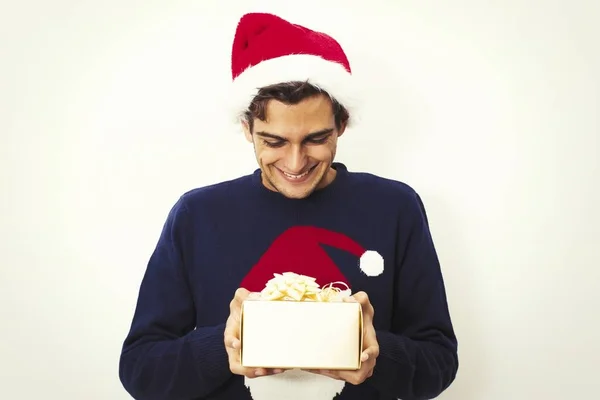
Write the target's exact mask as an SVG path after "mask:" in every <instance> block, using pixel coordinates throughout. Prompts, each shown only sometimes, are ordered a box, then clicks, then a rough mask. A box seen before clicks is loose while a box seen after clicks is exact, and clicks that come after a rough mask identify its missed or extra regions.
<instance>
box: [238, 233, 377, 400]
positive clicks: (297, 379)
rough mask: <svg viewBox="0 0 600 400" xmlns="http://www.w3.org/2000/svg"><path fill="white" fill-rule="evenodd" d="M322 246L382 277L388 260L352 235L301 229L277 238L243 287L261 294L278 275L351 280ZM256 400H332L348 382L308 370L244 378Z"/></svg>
mask: <svg viewBox="0 0 600 400" xmlns="http://www.w3.org/2000/svg"><path fill="white" fill-rule="evenodd" d="M322 245H327V246H331V247H334V248H337V249H340V250H343V251H347V252H349V253H351V254H353V255H355V256H356V257H357V268H359V269H360V271H362V272H363V273H364V274H365V275H367V276H370V277H374V276H378V275H380V274H381V273H383V270H384V261H383V258H382V257H381V256H380V255H379V254H378V253H377V252H376V251H372V250H366V249H364V248H363V247H362V246H361V245H360V244H358V243H357V242H356V241H354V240H353V239H351V238H349V237H348V236H346V235H344V234H341V233H337V232H333V231H330V230H327V229H323V228H317V227H313V226H296V227H292V228H290V229H288V230H286V231H285V232H283V233H282V234H281V235H280V236H279V237H277V238H276V239H275V240H274V241H273V243H272V244H271V246H270V247H269V248H268V249H267V251H266V252H265V253H264V254H263V256H262V257H261V258H260V259H259V260H258V262H257V263H256V264H255V265H254V266H253V267H252V269H251V270H250V271H249V272H248V274H247V275H246V276H245V277H244V279H243V280H242V283H241V284H240V286H241V287H243V288H246V289H248V290H249V291H251V292H260V291H261V290H262V289H264V287H265V285H266V283H267V282H268V281H269V280H270V279H271V278H273V276H274V274H276V273H284V272H294V273H297V274H302V275H306V276H310V277H313V278H315V279H316V281H317V283H318V284H319V285H320V286H324V285H327V284H329V283H333V282H342V283H343V284H345V285H347V286H348V287H351V285H350V282H348V280H347V279H346V277H345V276H344V274H343V273H342V272H341V271H340V269H339V268H338V266H337V265H336V264H335V263H334V261H333V260H332V259H331V258H330V257H329V255H328V254H327V252H326V250H325V249H324V248H323V247H322ZM245 383H246V387H248V389H249V390H250V394H251V396H252V398H253V399H254V400H275V399H280V398H281V394H282V393H285V394H286V397H285V398H286V399H289V400H305V399H314V400H332V399H333V398H334V397H335V396H336V395H338V394H340V393H341V392H342V390H343V389H344V386H345V384H344V382H343V381H339V380H335V379H331V378H329V377H326V376H322V375H317V374H313V373H310V372H305V371H296V370H292V371H286V372H285V373H283V374H279V375H271V376H265V377H259V378H254V379H246V380H245Z"/></svg>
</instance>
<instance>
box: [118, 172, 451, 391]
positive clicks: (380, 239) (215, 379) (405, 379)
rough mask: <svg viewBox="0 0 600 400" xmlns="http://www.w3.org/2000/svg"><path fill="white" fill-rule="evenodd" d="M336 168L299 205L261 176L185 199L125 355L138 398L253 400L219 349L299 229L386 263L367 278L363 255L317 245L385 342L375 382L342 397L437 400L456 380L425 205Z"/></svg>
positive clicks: (124, 369)
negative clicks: (251, 289)
mask: <svg viewBox="0 0 600 400" xmlns="http://www.w3.org/2000/svg"><path fill="white" fill-rule="evenodd" d="M334 167H335V168H336V170H337V171H338V173H337V176H336V178H335V180H334V181H333V183H332V184H330V185H329V186H328V187H326V188H325V189H323V190H319V191H317V192H315V193H313V195H311V196H310V197H308V198H306V199H303V200H293V199H287V198H285V197H283V196H282V195H280V194H278V193H276V192H272V191H270V190H268V189H266V188H265V187H264V186H263V185H262V184H261V179H260V170H257V171H256V172H254V173H253V174H251V175H248V176H244V177H241V178H239V179H235V180H232V181H228V182H223V183H219V184H215V185H211V186H207V187H203V188H199V189H195V190H192V191H190V192H188V193H186V194H184V195H183V196H181V198H180V199H179V200H178V202H177V203H176V204H175V206H174V207H173V208H172V210H171V211H170V213H169V215H168V218H167V220H166V223H165V225H164V228H163V230H162V233H161V235H160V238H159V240H158V244H157V246H156V249H155V251H154V252H153V254H152V255H151V257H150V260H149V262H148V266H147V270H146V272H145V275H144V277H143V280H142V283H141V287H140V291H139V298H138V302H137V306H136V309H135V313H134V317H133V322H132V325H131V329H130V331H129V333H128V335H127V337H126V339H125V342H124V346H123V349H122V354H121V358H120V365H119V375H120V379H121V382H122V384H123V386H124V387H125V389H126V390H127V391H128V392H129V393H130V394H131V395H132V396H133V397H134V398H136V399H139V400H155V399H157V400H158V399H160V400H167V399H168V400H171V399H172V400H176V399H189V400H192V399H214V400H244V399H248V400H250V399H251V395H250V392H249V391H248V389H247V388H246V387H245V386H244V378H243V377H241V376H237V375H233V374H232V373H231V372H230V369H229V363H228V357H227V353H226V351H225V346H224V343H223V331H224V326H225V321H226V320H227V317H228V316H229V303H230V301H231V299H232V298H233V295H234V292H235V290H236V289H237V288H238V287H240V286H241V283H242V282H243V281H244V279H245V278H246V277H247V276H248V274H249V271H250V270H251V268H252V267H253V266H254V265H257V263H258V262H259V260H261V257H263V256H264V255H265V254H266V253H267V250H268V249H269V247H270V246H271V244H272V243H273V242H274V241H275V240H276V239H277V238H278V237H280V236H281V235H282V233H283V232H286V231H289V230H290V229H293V228H294V227H317V228H319V229H321V228H323V229H327V230H330V231H332V232H337V233H341V234H343V235H345V237H349V238H352V240H353V241H355V242H356V243H360V246H364V248H365V249H370V250H374V251H377V252H378V253H379V254H380V255H381V256H382V257H383V259H384V260H385V269H384V270H383V272H382V273H381V274H379V275H377V276H368V275H367V274H365V273H363V272H361V270H360V269H359V268H357V257H356V254H352V253H351V252H349V251H344V250H341V249H339V248H336V247H333V246H328V245H327V244H323V245H321V246H319V248H320V249H322V251H323V252H324V254H327V256H328V260H330V261H331V264H332V265H333V264H335V266H337V272H340V273H341V274H342V276H344V278H346V281H347V282H348V283H349V286H350V287H351V288H352V291H353V292H357V291H365V292H366V293H367V294H368V295H369V298H370V301H371V303H372V304H373V307H374V309H375V317H374V327H375V329H376V332H377V340H378V342H379V346H380V355H379V357H378V359H377V364H376V367H375V370H374V373H373V376H372V377H370V378H369V379H367V380H366V381H365V382H364V383H363V384H361V385H358V386H354V385H349V384H348V385H346V386H345V388H344V390H343V391H342V393H341V394H340V395H339V396H338V397H336V399H339V400H376V399H377V400H392V399H397V398H400V399H404V400H411V399H430V398H433V397H436V396H438V395H439V394H440V393H441V392H442V391H444V390H445V389H446V388H447V387H448V386H449V385H450V384H451V383H452V381H453V380H454V378H455V376H456V373H457V369H458V356H457V340H456V337H455V334H454V331H453V327H452V323H451V319H450V315H449V312H448V305H447V300H446V293H445V289H444V283H443V278H442V273H441V270H440V265H439V261H438V257H437V255H436V251H435V248H434V244H433V241H432V238H431V235H430V232H429V228H428V221H427V217H426V214H425V210H424V207H423V204H422V202H421V199H420V197H419V196H418V194H417V193H416V192H415V191H414V190H413V189H411V188H410V187H409V186H407V185H406V184H404V183H401V182H397V181H393V180H388V179H384V178H380V177H377V176H374V175H371V174H366V173H354V172H349V171H348V170H347V169H346V167H345V166H344V165H343V164H339V163H336V164H334ZM315 243H316V241H315ZM291 251H293V250H291ZM289 257H294V254H289ZM263 258H264V257H263ZM328 268H329V266H328ZM294 272H299V271H294ZM261 284H262V283H261ZM256 379H262V378H256Z"/></svg>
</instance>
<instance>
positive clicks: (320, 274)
mask: <svg viewBox="0 0 600 400" xmlns="http://www.w3.org/2000/svg"><path fill="white" fill-rule="evenodd" d="M321 245H327V246H331V247H334V248H337V249H340V250H344V251H347V252H349V253H351V254H353V255H354V256H356V257H357V258H358V259H357V266H358V268H359V269H360V270H361V271H362V272H363V273H364V274H365V275H367V276H378V275H380V274H381V273H383V269H384V262H383V258H382V257H381V255H379V253H377V252H376V251H373V250H365V249H364V248H363V247H362V246H361V245H360V244H358V243H357V242H356V241H354V240H352V239H351V238H349V237H348V236H346V235H343V234H341V233H337V232H333V231H330V230H327V229H322V228H316V227H312V226H296V227H293V228H290V229H288V230H286V231H285V232H283V233H282V234H281V235H280V236H279V237H277V239H275V241H273V243H272V244H271V246H270V247H269V248H268V249H267V251H266V252H265V253H264V254H263V256H262V257H261V258H260V259H259V260H258V262H257V263H256V265H254V266H253V267H252V269H251V270H250V271H249V272H248V274H247V275H246V276H245V277H244V279H243V280H242V283H241V285H240V287H243V288H246V289H247V290H249V291H251V292H260V291H261V290H263V289H264V287H265V285H266V283H267V282H268V281H269V280H270V279H272V278H273V276H274V274H275V273H284V272H294V273H297V274H301V275H306V276H310V277H313V278H315V279H316V281H317V283H318V284H319V285H320V286H324V285H327V284H330V283H334V282H341V283H343V284H345V285H347V286H348V287H350V283H349V282H348V280H347V279H346V277H345V276H344V274H343V273H342V272H341V271H340V269H339V268H338V266H337V265H336V264H335V263H334V262H333V260H332V259H331V258H330V257H329V255H328V254H327V252H326V251H325V249H324V248H323V247H322V246H321Z"/></svg>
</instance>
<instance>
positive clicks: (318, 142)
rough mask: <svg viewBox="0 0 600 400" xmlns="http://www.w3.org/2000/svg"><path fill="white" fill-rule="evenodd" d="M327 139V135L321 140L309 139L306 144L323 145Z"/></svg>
mask: <svg viewBox="0 0 600 400" xmlns="http://www.w3.org/2000/svg"><path fill="white" fill-rule="evenodd" d="M327 139H329V135H327V136H325V137H323V138H319V139H309V140H308V142H310V143H314V144H323V143H326V142H327Z"/></svg>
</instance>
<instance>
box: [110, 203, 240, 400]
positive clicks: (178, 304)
mask: <svg viewBox="0 0 600 400" xmlns="http://www.w3.org/2000/svg"><path fill="white" fill-rule="evenodd" d="M186 212H187V210H186V207H185V204H184V203H183V198H182V199H180V200H179V201H178V202H177V204H176V205H175V206H174V207H173V209H172V210H171V211H170V213H169V216H168V218H167V221H166V222H165V225H164V227H163V230H162V232H161V235H160V238H159V241H158V244H157V246H156V248H155V250H154V252H153V254H152V255H151V257H150V260H149V262H148V266H147V269H146V272H145V274H144V277H143V279H142V283H141V286H140V289H139V295H138V301H137V305H136V309H135V313H134V316H133V321H132V324H131V328H130V331H129V334H128V335H127V337H126V339H125V342H124V344H123V349H122V352H121V357H120V363H119V377H120V380H121V382H122V384H123V386H124V388H125V390H126V391H127V392H128V393H129V394H130V395H131V396H132V397H134V398H135V399H138V400H159V399H160V400H164V399H169V400H171V399H173V400H175V399H192V398H203V397H208V396H209V395H210V394H211V393H213V392H214V391H216V390H217V389H218V388H219V387H220V386H222V385H223V384H224V383H225V382H226V381H227V380H228V379H229V378H230V377H231V376H232V374H231V372H230V370H229V361H228V358H227V353H226V350H225V345H224V343H223V333H224V328H225V321H223V324H222V325H218V326H212V327H198V328H195V326H196V306H197V305H196V304H194V301H193V297H192V293H191V290H190V286H189V283H188V280H187V279H186V277H187V274H186V272H185V265H184V261H183V260H184V258H183V256H182V252H183V249H184V248H185V240H186V238H189V234H187V233H186V231H185V229H186V227H185V224H186V221H188V219H187V218H186Z"/></svg>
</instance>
